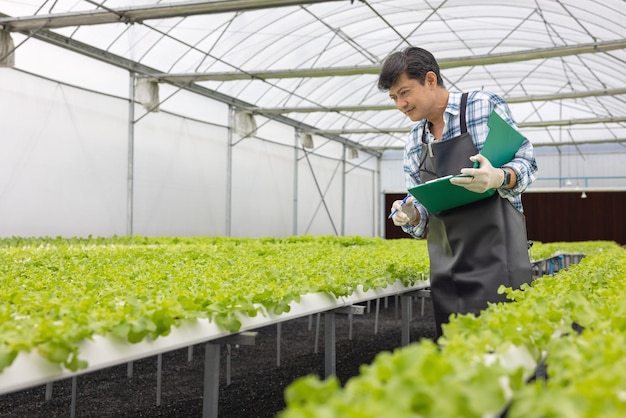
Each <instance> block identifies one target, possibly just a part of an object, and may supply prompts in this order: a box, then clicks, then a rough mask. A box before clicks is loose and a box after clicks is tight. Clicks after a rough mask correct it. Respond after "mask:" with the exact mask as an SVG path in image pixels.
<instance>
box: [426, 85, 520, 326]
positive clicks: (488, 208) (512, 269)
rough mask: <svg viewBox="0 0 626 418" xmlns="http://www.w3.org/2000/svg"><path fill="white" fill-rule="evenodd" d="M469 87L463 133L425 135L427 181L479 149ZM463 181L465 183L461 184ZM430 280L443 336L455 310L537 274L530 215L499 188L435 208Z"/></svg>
mask: <svg viewBox="0 0 626 418" xmlns="http://www.w3.org/2000/svg"><path fill="white" fill-rule="evenodd" d="M466 106H467V93H464V94H463V96H462V97H461V107H460V112H459V113H460V117H461V135H459V136H457V137H454V138H451V139H447V140H445V141H435V142H431V143H428V144H427V143H426V129H424V134H423V136H422V157H421V161H420V178H421V181H422V182H426V181H429V180H432V179H434V178H437V177H443V176H447V175H450V174H459V173H460V171H461V168H464V167H470V166H471V164H472V163H471V161H470V160H469V157H470V156H472V155H475V154H477V153H478V150H477V148H476V146H475V145H474V141H472V137H471V135H470V134H469V133H468V132H467V123H466ZM459 187H460V186H459ZM427 240H428V252H429V257H430V286H431V297H432V302H433V308H434V313H435V323H436V327H437V337H439V336H440V335H441V325H442V324H444V323H447V322H448V318H449V316H450V314H456V313H459V314H464V313H474V314H476V315H478V314H479V313H480V311H481V310H483V309H485V308H487V303H488V302H505V301H507V299H506V296H505V295H499V294H498V292H497V291H498V287H499V286H500V285H504V286H506V287H512V288H514V289H517V288H519V287H520V286H521V285H522V283H530V281H531V279H532V272H531V265H530V260H529V258H528V242H527V237H526V221H525V218H524V215H523V214H522V213H520V212H519V211H518V210H517V209H515V207H514V206H513V205H512V204H511V202H509V201H508V199H504V198H501V197H500V195H499V194H498V193H495V194H494V195H493V196H491V197H489V198H486V199H483V200H479V201H478V202H474V203H470V204H468V205H465V206H462V207H458V208H454V209H450V210H445V211H442V212H439V213H431V214H430V217H429V221H428V233H427Z"/></svg>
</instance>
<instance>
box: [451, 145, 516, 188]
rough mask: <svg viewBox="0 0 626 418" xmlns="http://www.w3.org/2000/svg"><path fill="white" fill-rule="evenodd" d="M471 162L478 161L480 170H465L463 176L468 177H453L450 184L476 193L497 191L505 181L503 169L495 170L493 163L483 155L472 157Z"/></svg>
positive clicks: (462, 172)
mask: <svg viewBox="0 0 626 418" xmlns="http://www.w3.org/2000/svg"><path fill="white" fill-rule="evenodd" d="M470 160H471V161H478V164H479V166H478V168H463V169H461V174H464V175H466V176H468V177H453V178H452V179H450V183H452V184H456V185H457V186H463V187H465V188H466V189H467V190H471V191H472V192H476V193H484V192H486V191H487V190H490V189H497V188H498V187H500V186H501V185H502V182H503V181H504V172H503V171H502V169H501V168H495V167H493V166H492V165H491V162H489V160H488V159H487V157H485V156H484V155H481V154H476V155H472V156H471V157H470Z"/></svg>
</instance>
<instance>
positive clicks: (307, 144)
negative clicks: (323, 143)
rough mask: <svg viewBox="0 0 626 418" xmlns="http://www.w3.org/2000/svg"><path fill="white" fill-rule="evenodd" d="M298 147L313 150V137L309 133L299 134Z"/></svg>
mask: <svg viewBox="0 0 626 418" xmlns="http://www.w3.org/2000/svg"><path fill="white" fill-rule="evenodd" d="M300 145H302V148H307V149H313V148H315V146H314V145H313V136H311V134H309V133H306V132H305V133H302V134H300Z"/></svg>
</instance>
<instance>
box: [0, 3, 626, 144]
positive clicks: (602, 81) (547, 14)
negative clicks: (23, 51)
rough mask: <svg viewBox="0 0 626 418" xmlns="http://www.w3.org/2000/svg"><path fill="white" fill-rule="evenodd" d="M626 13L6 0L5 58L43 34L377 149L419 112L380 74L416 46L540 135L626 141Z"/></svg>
mask: <svg viewBox="0 0 626 418" xmlns="http://www.w3.org/2000/svg"><path fill="white" fill-rule="evenodd" d="M625 16H626V2H625V1H624V0H598V1H595V0H556V1H555V0H518V1H515V2H508V1H504V0H481V1H472V0H430V1H426V0H425V1H409V0H326V1H323V0H318V1H311V0H309V1H297V0H231V1H159V0H152V1H151V0H126V1H122V0H104V1H92V0H82V1H81V0H45V1H44V0H20V1H17V0H0V28H1V29H3V32H4V36H3V37H0V40H2V39H4V41H3V42H4V47H1V45H0V61H1V60H2V59H3V58H4V59H5V60H6V59H7V51H8V52H13V55H14V56H15V57H19V54H20V48H21V46H22V45H24V44H26V43H28V42H41V41H43V42H46V43H50V44H53V45H57V46H59V47H61V48H65V49H69V50H71V51H73V52H76V53H78V54H84V55H86V56H89V57H91V58H95V59H98V60H101V61H105V62H107V63H110V64H112V65H115V66H117V67H121V68H123V69H126V70H129V71H131V72H133V73H136V76H137V77H138V78H144V79H147V80H150V81H152V82H158V83H168V84H170V85H174V86H177V87H178V88H183V89H189V90H192V91H195V92H198V93H200V94H203V95H207V96H210V97H213V98H215V99H217V100H220V101H224V102H226V103H229V104H231V105H233V106H235V107H237V108H240V109H244V110H248V111H250V112H251V113H252V114H253V115H254V114H256V115H263V116H264V117H267V118H272V119H278V120H280V121H283V122H286V123H289V124H291V125H293V126H295V127H297V128H298V129H299V130H300V131H302V132H304V133H307V132H308V133H310V134H312V135H319V136H326V137H328V138H332V139H339V140H342V141H345V142H346V143H348V144H352V145H355V146H357V148H360V149H369V150H372V151H376V152H380V151H384V150H388V149H399V148H401V147H402V146H403V144H404V139H405V136H406V132H407V131H408V130H409V129H410V127H411V122H410V121H409V120H408V119H407V118H406V117H405V116H404V115H403V114H401V113H400V112H399V111H398V110H396V109H395V108H394V107H393V103H392V102H391V100H390V99H389V97H388V95H387V93H385V92H381V91H379V90H378V89H377V87H376V81H377V74H378V71H379V69H380V66H381V62H382V61H383V59H384V58H385V57H386V56H387V55H388V54H389V53H390V52H392V51H394V50H399V49H402V48H404V47H406V46H409V45H415V46H421V47H424V48H426V49H429V50H430V51H431V52H433V53H434V55H435V56H436V57H437V58H438V60H439V61H440V64H441V68H442V73H443V76H444V81H445V83H446V86H447V87H448V88H450V89H456V90H472V89H485V90H490V91H493V92H495V93H497V94H500V95H501V96H503V97H504V98H505V99H506V100H507V101H508V102H509V103H510V105H511V108H512V111H513V115H514V117H515V119H516V120H517V123H518V126H519V127H520V129H521V130H522V132H523V133H524V134H525V135H526V136H527V137H528V138H529V139H530V140H531V141H532V142H533V143H534V144H535V145H536V146H544V145H559V144H583V143H585V144H587V143H618V144H620V146H622V147H625V146H626V71H625V69H626V29H625V26H626V18H625ZM3 32H0V35H3ZM7 33H8V34H9V35H11V36H10V38H9V37H7V36H6V34H7ZM7 39H9V41H10V42H7ZM7 45H9V46H7ZM2 51H5V52H4V53H2ZM3 55H4V56H3ZM16 61H17V62H19V60H16ZM16 67H17V64H16Z"/></svg>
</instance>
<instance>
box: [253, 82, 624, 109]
mask: <svg viewBox="0 0 626 418" xmlns="http://www.w3.org/2000/svg"><path fill="white" fill-rule="evenodd" d="M620 94H626V87H624V88H619V89H604V90H588V91H573V92H567V93H555V94H544V95H535V96H518V97H508V98H505V99H506V101H507V103H509V104H511V103H527V102H546V101H556V100H567V99H582V98H585V97H598V96H618V95H620ZM395 109H396V107H395V106H394V105H356V106H324V107H322V106H310V107H273V108H253V109H250V110H253V111H254V112H255V113H260V114H264V115H265V114H267V115H272V114H280V113H315V112H366V111H377V112H378V111H381V110H395Z"/></svg>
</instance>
